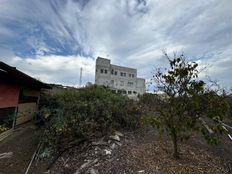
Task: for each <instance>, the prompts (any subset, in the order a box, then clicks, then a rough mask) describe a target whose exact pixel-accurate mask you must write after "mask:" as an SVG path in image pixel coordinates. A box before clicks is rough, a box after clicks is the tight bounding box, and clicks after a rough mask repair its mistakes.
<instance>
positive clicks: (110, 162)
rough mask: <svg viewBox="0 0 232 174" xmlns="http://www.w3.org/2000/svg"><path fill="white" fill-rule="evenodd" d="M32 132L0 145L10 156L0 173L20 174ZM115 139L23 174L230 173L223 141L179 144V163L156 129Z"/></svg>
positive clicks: (231, 158)
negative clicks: (216, 144)
mask: <svg viewBox="0 0 232 174" xmlns="http://www.w3.org/2000/svg"><path fill="white" fill-rule="evenodd" d="M34 133H35V129H34V128H33V127H28V128H26V129H23V130H19V131H18V132H16V133H15V134H14V135H13V136H11V137H8V140H7V141H4V142H3V143H1V144H0V153H3V152H10V151H12V152H13V157H12V158H9V159H4V160H3V159H0V173H1V174H3V173H4V174H5V173H10V174H11V173H12V174H16V173H17V174H20V173H24V172H25V170H26V167H27V165H28V163H29V162H30V159H31V156H32V154H33V153H34V151H35V148H36V146H37V145H36V144H35V143H34V142H36V141H34V140H33V137H34V136H33V134H34ZM121 133H122V134H123V136H122V137H121V136H120V140H119V141H118V140H117V141H116V140H114V139H112V138H109V137H104V138H103V139H96V140H94V142H92V143H84V144H82V145H80V146H78V147H75V148H72V149H70V150H68V151H66V152H65V153H64V154H62V155H61V156H60V157H59V159H58V160H57V161H56V163H55V164H54V165H53V166H52V168H51V169H50V170H49V171H47V170H46V167H47V164H48V161H37V162H36V163H35V162H34V163H33V165H32V168H31V170H30V172H29V173H33V174H40V173H51V174H69V173H71V174H81V173H83V174H85V173H89V174H133V173H135V174H136V173H142V174H163V173H164V174H174V173H180V174H182V173H183V174H186V173H189V174H198V173H204V174H207V173H209V174H223V173H224V174H226V173H227V174H229V173H232V148H231V147H232V141H230V140H229V139H228V138H227V137H224V139H223V141H222V142H221V143H220V144H219V145H218V146H211V145H208V144H207V143H206V142H205V141H204V140H203V139H202V138H200V137H199V136H195V137H193V138H192V139H191V140H190V141H188V142H187V143H186V144H182V145H181V148H180V149H181V151H180V152H181V159H180V160H174V159H173V158H172V144H171V142H170V140H169V138H168V137H165V136H162V137H161V136H160V135H159V134H158V133H157V131H155V130H153V129H149V130H146V131H137V132H127V131H121Z"/></svg>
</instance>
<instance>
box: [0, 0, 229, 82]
mask: <svg viewBox="0 0 232 174" xmlns="http://www.w3.org/2000/svg"><path fill="white" fill-rule="evenodd" d="M231 8H232V1H231V0H220V1H218V0H207V1H202V0H188V1H186V0H165V1H164V0H162V1H161V0H0V60H1V61H4V62H6V63H8V64H9V65H12V66H16V67H17V68H18V69H20V70H22V71H24V72H25V73H28V74H29V75H31V76H33V77H35V78H38V79H40V80H42V81H44V82H48V83H60V84H65V85H77V84H79V73H80V67H82V68H83V82H84V83H85V82H87V81H91V82H94V68H95V59H96V57H97V56H101V57H108V58H110V59H111V61H112V63H114V64H118V65H124V66H131V67H135V68H137V69H138V75H139V76H140V77H143V78H146V79H150V78H151V76H152V68H153V67H159V66H165V64H166V63H167V62H166V60H165V59H164V57H163V56H162V50H163V49H165V50H167V52H168V53H170V54H172V52H173V51H175V52H182V51H183V52H184V53H185V55H186V56H187V57H189V59H190V60H195V61H198V62H199V63H200V64H201V65H207V67H208V68H207V70H206V71H205V72H204V73H203V74H202V76H203V75H209V76H210V77H211V78H212V79H214V80H218V81H220V83H221V84H222V85H224V86H232V85H231V84H232V78H231V75H232V12H231Z"/></svg>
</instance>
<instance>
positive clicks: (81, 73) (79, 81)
mask: <svg viewBox="0 0 232 174" xmlns="http://www.w3.org/2000/svg"><path fill="white" fill-rule="evenodd" d="M82 70H83V69H82V67H81V69H80V81H79V83H80V84H79V85H80V86H81V84H82Z"/></svg>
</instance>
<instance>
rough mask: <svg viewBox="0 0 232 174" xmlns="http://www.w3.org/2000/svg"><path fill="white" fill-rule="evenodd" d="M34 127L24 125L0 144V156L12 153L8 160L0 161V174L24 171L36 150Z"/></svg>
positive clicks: (13, 173) (14, 173)
mask: <svg viewBox="0 0 232 174" xmlns="http://www.w3.org/2000/svg"><path fill="white" fill-rule="evenodd" d="M34 132H35V126H33V125H32V124H30V123H29V124H25V125H23V126H21V127H20V128H17V129H16V130H15V131H14V133H13V134H12V135H10V136H9V137H7V138H6V139H4V140H3V141H2V142H0V154H2V153H6V152H7V153H8V152H13V154H12V156H11V157H10V158H3V159H0V174H21V173H24V172H25V171H26V168H27V165H28V164H29V162H30V159H31V156H32V154H33V153H34V151H35V149H36V143H35V142H36V141H35V140H34Z"/></svg>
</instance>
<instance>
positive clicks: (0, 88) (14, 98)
mask: <svg viewBox="0 0 232 174" xmlns="http://www.w3.org/2000/svg"><path fill="white" fill-rule="evenodd" d="M18 95H19V87H18V86H17V85H14V84H11V83H7V82H1V83H0V108H7V107H15V106H17V104H18Z"/></svg>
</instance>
